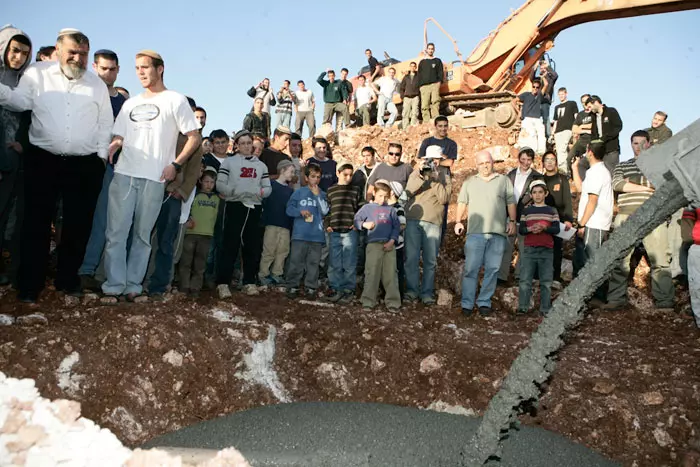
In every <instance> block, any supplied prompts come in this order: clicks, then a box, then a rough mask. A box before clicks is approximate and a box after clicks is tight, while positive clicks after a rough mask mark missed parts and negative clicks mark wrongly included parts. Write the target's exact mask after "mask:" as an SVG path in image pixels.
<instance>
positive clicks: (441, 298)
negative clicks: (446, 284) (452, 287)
mask: <svg viewBox="0 0 700 467" xmlns="http://www.w3.org/2000/svg"><path fill="white" fill-rule="evenodd" d="M437 304H438V306H445V307H448V308H449V307H451V306H452V294H451V293H450V292H448V291H447V290H445V289H440V290H438V294H437Z"/></svg>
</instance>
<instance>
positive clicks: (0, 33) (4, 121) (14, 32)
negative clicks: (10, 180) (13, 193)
mask: <svg viewBox="0 0 700 467" xmlns="http://www.w3.org/2000/svg"><path fill="white" fill-rule="evenodd" d="M17 36H22V37H24V38H26V39H27V41H28V42H29V43H30V44H31V40H30V39H29V36H27V35H26V34H25V33H24V32H23V31H22V30H20V29H17V28H16V27H14V26H12V25H7V26H4V27H2V28H0V83H2V84H4V85H6V86H8V87H10V88H13V89H14V88H16V87H17V85H18V84H19V80H20V78H21V77H22V75H23V74H24V72H25V70H26V69H27V68H28V67H29V63H30V62H31V57H32V46H31V45H30V46H29V56H28V57H27V61H26V62H24V64H23V65H22V66H21V67H20V69H19V70H13V69H11V68H10V66H9V65H8V64H7V63H6V62H5V59H6V55H7V49H8V47H9V45H10V42H12V39H14V38H15V37H17ZM21 120H22V112H13V111H11V110H8V109H5V108H3V107H2V106H0V171H7V170H10V169H11V167H10V165H9V161H8V157H7V154H6V147H7V143H12V142H14V141H17V131H18V130H19V127H20V122H21Z"/></svg>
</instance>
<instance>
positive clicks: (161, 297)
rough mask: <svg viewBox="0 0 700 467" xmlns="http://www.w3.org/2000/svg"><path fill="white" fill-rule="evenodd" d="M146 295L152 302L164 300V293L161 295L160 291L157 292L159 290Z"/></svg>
mask: <svg viewBox="0 0 700 467" xmlns="http://www.w3.org/2000/svg"><path fill="white" fill-rule="evenodd" d="M148 297H149V298H150V299H151V300H152V301H154V302H164V301H165V295H163V294H162V293H159V292H156V293H152V294H148Z"/></svg>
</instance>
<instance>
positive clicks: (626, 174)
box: [612, 159, 654, 215]
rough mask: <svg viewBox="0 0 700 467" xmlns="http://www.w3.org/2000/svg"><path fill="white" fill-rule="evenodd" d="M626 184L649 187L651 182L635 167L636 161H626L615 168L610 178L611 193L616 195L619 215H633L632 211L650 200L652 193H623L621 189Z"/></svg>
mask: <svg viewBox="0 0 700 467" xmlns="http://www.w3.org/2000/svg"><path fill="white" fill-rule="evenodd" d="M627 182H630V183H634V184H636V185H642V186H646V187H651V186H652V185H651V182H650V181H649V180H648V179H647V178H646V177H645V176H644V174H643V173H642V171H641V170H639V167H638V166H637V159H628V160H626V161H622V162H620V163H619V164H617V165H616V166H615V169H614V170H613V176H612V188H613V191H614V192H616V193H618V195H617V207H618V212H619V213H620V214H628V215H631V214H634V211H636V210H637V209H639V207H640V206H641V205H642V204H644V202H645V201H646V200H648V199H649V198H651V195H653V194H654V193H653V192H651V191H640V192H632V193H623V191H622V188H623V187H624V186H625V184H626V183H627Z"/></svg>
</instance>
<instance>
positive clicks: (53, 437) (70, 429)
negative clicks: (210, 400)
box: [0, 372, 250, 467]
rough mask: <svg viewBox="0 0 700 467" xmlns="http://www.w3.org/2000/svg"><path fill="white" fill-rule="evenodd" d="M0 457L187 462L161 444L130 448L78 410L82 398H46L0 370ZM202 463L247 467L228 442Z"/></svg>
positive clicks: (134, 466)
mask: <svg viewBox="0 0 700 467" xmlns="http://www.w3.org/2000/svg"><path fill="white" fill-rule="evenodd" d="M0 459H2V461H1V463H2V465H9V466H21V465H41V466H54V465H76V466H82V465H84V466H88V465H100V466H105V467H111V466H114V467H117V466H123V465H126V466H129V467H140V466H144V467H145V466H151V465H160V466H166V467H169V466H172V467H175V466H185V465H189V464H186V463H184V462H183V460H182V458H181V457H178V456H172V455H170V454H168V453H166V452H164V451H159V450H140V449H137V450H135V451H132V450H130V449H128V448H126V447H124V445H122V443H121V442H120V441H119V440H118V439H117V437H116V436H115V435H114V434H113V433H112V432H111V431H109V430H107V429H105V428H100V427H99V426H98V425H96V424H95V423H94V422H92V421H91V420H88V419H86V418H83V417H81V416H80V404H79V403H78V402H74V401H69V400H56V401H50V400H48V399H44V398H42V397H41V396H40V395H39V391H38V390H37V388H36V387H35V385H34V380H31V379H22V380H19V379H14V378H8V377H6V376H5V374H4V373H2V372H0ZM196 465H198V466H202V467H205V466H206V467H220V466H230V467H250V466H249V464H248V462H247V461H246V460H245V459H244V458H243V456H242V455H241V454H240V453H239V452H238V451H237V450H235V449H233V448H229V449H225V450H223V451H220V452H219V453H217V454H216V455H215V456H214V457H212V458H211V459H209V460H206V461H204V462H201V463H198V464H196Z"/></svg>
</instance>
